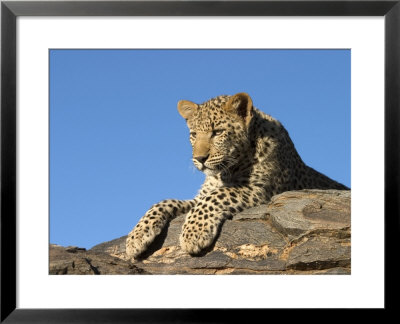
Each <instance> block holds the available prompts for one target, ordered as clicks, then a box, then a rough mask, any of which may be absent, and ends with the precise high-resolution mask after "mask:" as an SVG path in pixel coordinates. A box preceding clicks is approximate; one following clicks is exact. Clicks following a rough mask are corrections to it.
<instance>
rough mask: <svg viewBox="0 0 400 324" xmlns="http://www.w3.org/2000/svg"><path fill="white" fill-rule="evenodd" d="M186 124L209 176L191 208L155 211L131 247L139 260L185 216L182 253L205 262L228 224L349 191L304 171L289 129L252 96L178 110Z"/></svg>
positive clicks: (168, 206)
mask: <svg viewBox="0 0 400 324" xmlns="http://www.w3.org/2000/svg"><path fill="white" fill-rule="evenodd" d="M177 108H178V112H179V114H180V115H181V116H182V117H183V118H184V119H185V120H186V124H187V126H188V128H189V139H190V143H191V146H192V161H193V164H194V166H195V167H196V168H197V169H198V170H200V171H202V172H203V173H204V174H205V180H204V183H203V184H202V186H201V188H200V190H199V191H198V194H197V195H196V196H195V197H194V198H193V199H191V200H179V199H166V200H163V201H160V202H158V203H156V204H154V205H153V206H152V207H151V208H150V209H149V210H148V211H147V212H146V213H145V214H144V216H143V217H142V218H141V219H140V220H139V222H138V223H137V225H136V226H135V227H134V228H133V229H132V231H131V232H130V233H129V234H128V236H127V239H126V255H127V256H128V258H131V259H133V260H135V259H138V258H140V257H141V255H143V253H144V252H145V251H146V250H147V249H148V248H149V245H150V244H151V243H152V242H154V240H155V238H156V237H157V236H158V235H159V234H160V233H161V232H162V230H163V229H164V228H165V227H166V226H167V224H168V222H169V221H170V220H171V219H173V218H175V217H177V216H179V215H182V214H186V216H185V217H186V218H185V221H184V223H183V226H182V229H181V233H180V236H179V245H180V248H181V250H183V252H184V253H185V252H186V253H188V254H189V255H191V256H199V255H201V254H202V253H204V251H207V249H210V247H212V245H213V244H215V240H216V238H217V236H218V233H219V232H220V230H221V226H222V225H223V223H224V222H225V221H226V220H227V219H231V218H232V217H233V216H234V215H235V214H237V213H240V212H241V211H243V210H245V209H248V208H251V207H256V206H259V205H261V204H267V203H268V202H270V200H271V197H272V196H274V195H277V194H279V193H282V192H285V191H290V190H303V189H337V190H348V189H349V188H348V187H346V186H345V185H343V184H341V183H339V182H337V181H335V180H333V179H331V178H329V177H328V176H326V175H324V174H322V173H320V172H318V171H316V170H315V169H313V168H312V167H310V166H308V165H306V164H305V163H304V162H303V160H302V159H301V158H300V155H299V153H298V152H297V150H296V148H295V146H294V144H293V141H292V140H291V138H290V136H289V133H288V131H287V130H286V128H285V127H284V126H283V125H282V124H281V122H279V121H278V120H277V119H275V118H273V117H271V116H270V115H268V114H266V113H264V112H263V111H261V110H259V109H257V108H256V107H254V106H253V100H252V98H251V97H250V95H249V94H248V93H245V92H240V93H237V94H235V95H221V96H217V97H214V98H212V99H210V100H208V101H205V102H203V103H201V104H197V103H194V102H192V101H189V100H180V101H179V102H178V107H177Z"/></svg>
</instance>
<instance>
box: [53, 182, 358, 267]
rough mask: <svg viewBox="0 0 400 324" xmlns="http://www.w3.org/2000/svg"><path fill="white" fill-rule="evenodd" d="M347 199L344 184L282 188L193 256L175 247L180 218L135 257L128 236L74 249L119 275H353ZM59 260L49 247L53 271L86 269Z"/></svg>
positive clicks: (229, 224)
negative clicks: (131, 255)
mask: <svg viewBox="0 0 400 324" xmlns="http://www.w3.org/2000/svg"><path fill="white" fill-rule="evenodd" d="M350 205H351V193H350V191H348V190H346V191H340V190H302V191H288V192H284V193H282V194H279V195H276V196H274V197H273V198H272V200H271V202H270V203H269V204H268V205H261V206H259V207H256V208H251V209H248V210H245V211H243V212H241V213H240V214H238V215H236V216H234V217H233V219H232V220H227V221H226V222H225V223H224V225H223V226H222V229H221V232H220V235H219V237H218V239H217V240H216V242H215V244H214V245H213V246H211V247H210V248H209V249H208V250H207V251H205V253H203V254H202V255H201V256H196V257H193V256H190V255H188V254H187V253H185V252H183V251H182V250H181V249H180V247H179V234H180V231H181V227H182V224H183V222H184V216H180V217H177V218H175V219H173V220H172V221H171V222H170V224H169V226H168V228H166V229H165V230H164V231H163V232H162V233H161V234H160V236H159V237H158V239H156V241H155V242H154V243H153V244H152V245H151V246H150V247H149V250H148V251H147V252H146V253H145V254H144V255H142V256H141V258H140V259H138V260H128V258H127V257H126V255H125V239H126V236H123V237H120V238H118V239H115V240H112V241H109V242H105V243H101V244H99V245H96V246H94V247H93V248H92V249H90V250H89V251H85V252H80V251H78V252H76V253H78V254H79V253H82V257H81V259H80V260H84V261H85V262H86V258H87V256H92V255H93V256H92V259H91V260H92V261H90V264H92V265H94V266H95V268H97V269H98V271H99V272H100V273H104V274H108V273H111V272H108V271H109V270H108V269H109V263H108V262H109V261H110V260H111V259H112V260H113V262H114V263H116V264H115V265H113V267H111V268H110V270H111V269H114V271H119V272H112V273H120V274H122V273H125V274H131V273H140V271H145V272H146V273H151V274H350V271H351V270H350V269H351V244H350V237H351V222H350V213H351V212H350ZM53 249H55V247H53ZM57 249H59V247H58V248H57ZM54 251H55V250H54ZM60 253H61V252H60ZM63 253H64V254H63V256H65V253H69V254H70V255H71V253H70V252H66V251H64V252H63ZM84 254H86V256H84ZM60 255H61V254H60ZM94 256H96V257H97V258H98V259H96V258H94ZM103 258H104V259H103ZM58 259H59V256H58V255H57V254H55V253H53V254H52V252H50V260H51V261H50V268H51V269H50V273H55V272H57V271H58V273H57V274H61V273H63V271H66V272H65V273H68V274H73V273H76V271H79V274H84V273H83V272H85V271H86V270H84V267H86V269H89V268H90V266H89V267H88V262H86V265H85V264H84V262H83V261H82V262H83V265H82V267H83V268H82V269H81V268H80V265H81V263H82V262H81V263H77V261H74V262H75V268H73V267H72V265H71V261H68V262H69V263H68V262H67V263H68V266H67V263H66V261H63V263H62V264H64V265H63V266H61V267H60V265H58V264H57V262H60V261H59V260H58ZM93 260H95V261H93ZM101 261H102V262H103V263H100V262H101ZM117 261H118V262H117ZM96 262H99V263H96ZM119 262H120V263H119ZM56 264H57V266H55V265H56ZM77 265H79V266H77ZM52 267H53V268H52ZM132 267H133V268H132ZM76 268H78V269H79V270H76ZM52 269H53V270H52ZM55 269H57V270H55ZM63 269H67V270H63ZM90 271H91V270H87V272H88V274H89V273H90ZM135 271H136V272H135ZM143 273H144V272H143Z"/></svg>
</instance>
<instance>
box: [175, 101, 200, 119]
mask: <svg viewBox="0 0 400 324" xmlns="http://www.w3.org/2000/svg"><path fill="white" fill-rule="evenodd" d="M197 107H198V106H197V104H195V103H194V102H191V101H188V100H180V101H179V102H178V111H179V113H180V114H181V116H182V117H183V118H185V119H186V120H188V119H189V118H190V117H191V116H192V115H193V113H194V112H195V110H196V109H197Z"/></svg>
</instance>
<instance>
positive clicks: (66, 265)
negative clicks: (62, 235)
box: [49, 244, 146, 275]
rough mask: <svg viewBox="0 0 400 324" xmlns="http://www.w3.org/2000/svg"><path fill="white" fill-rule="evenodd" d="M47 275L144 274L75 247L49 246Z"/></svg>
mask: <svg viewBox="0 0 400 324" xmlns="http://www.w3.org/2000/svg"><path fill="white" fill-rule="evenodd" d="M49 255H50V264H49V274H55V275H57V274H77V275H97V274H145V273H146V272H145V271H144V270H143V269H140V268H138V267H136V266H135V265H133V264H132V263H130V262H128V261H124V260H122V259H120V258H116V257H113V256H111V255H108V254H106V253H101V252H100V253H98V252H93V251H86V249H83V248H78V247H75V246H69V247H62V246H59V245H55V244H50V252H49Z"/></svg>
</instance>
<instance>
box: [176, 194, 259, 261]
mask: <svg viewBox="0 0 400 324" xmlns="http://www.w3.org/2000/svg"><path fill="white" fill-rule="evenodd" d="M265 200H266V197H265V194H264V192H263V190H262V189H261V188H258V187H257V188H249V187H225V188H219V189H216V190H214V191H212V192H211V193H210V194H209V195H208V196H205V197H203V198H202V199H201V200H198V201H197V202H196V204H195V206H194V207H193V208H192V209H191V210H190V211H189V213H188V215H187V216H186V220H185V223H184V224H183V226H182V233H181V236H180V238H179V241H180V245H181V248H182V249H183V250H185V251H186V252H188V253H190V254H198V253H199V252H201V251H202V250H203V249H205V248H207V247H209V246H210V245H211V244H212V243H213V242H214V240H215V238H216V236H217V234H218V230H219V228H220V226H221V225H222V224H223V222H224V220H225V219H227V218H229V217H232V216H233V215H234V214H236V213H238V212H241V211H242V210H244V209H245V208H249V207H254V206H257V205H259V204H260V203H264V202H265Z"/></svg>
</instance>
